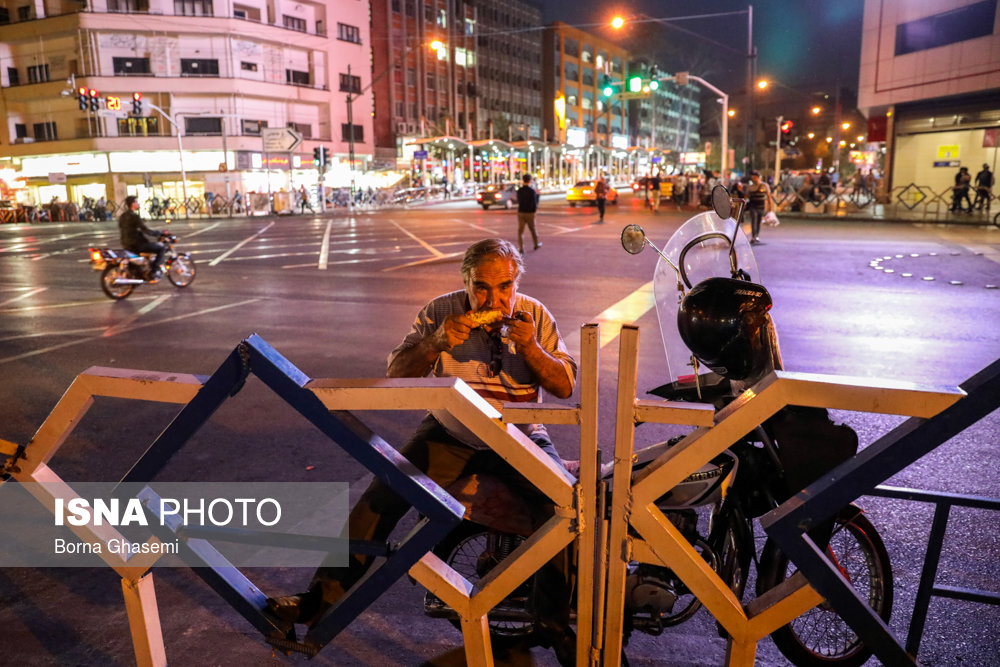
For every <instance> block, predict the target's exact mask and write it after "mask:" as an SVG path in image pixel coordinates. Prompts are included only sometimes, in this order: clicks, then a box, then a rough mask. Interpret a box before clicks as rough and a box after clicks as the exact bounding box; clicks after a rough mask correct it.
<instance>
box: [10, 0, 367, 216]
mask: <svg viewBox="0 0 1000 667" xmlns="http://www.w3.org/2000/svg"><path fill="white" fill-rule="evenodd" d="M368 26H369V8H368V3H367V2H361V1H360V0H328V1H320V2H316V1H308V0H295V1H294V2H292V1H289V0H267V1H262V0H240V1H239V2H235V1H234V0H91V1H90V2H88V3H86V4H85V5H84V4H81V3H79V2H75V1H70V0H45V1H41V0H40V1H38V2H35V3H33V4H30V5H27V4H24V5H21V4H19V3H18V0H0V111H2V113H3V116H4V118H5V119H6V128H5V129H4V131H0V178H2V179H3V180H4V181H5V182H7V183H8V185H13V186H14V187H15V189H16V191H17V197H18V199H19V200H23V201H24V203H46V202H48V201H50V200H51V199H52V198H53V197H57V198H59V199H61V200H63V201H66V200H70V201H76V202H79V201H81V200H82V198H83V197H84V196H89V197H93V198H95V199H96V198H99V197H106V198H109V199H111V200H114V201H118V202H120V201H121V200H122V199H123V198H124V197H125V196H126V195H128V194H134V195H138V196H140V198H141V199H148V198H151V197H153V196H157V197H160V198H164V197H170V198H174V199H175V200H180V199H181V198H182V197H183V196H184V194H187V196H188V197H195V198H200V197H203V195H204V193H205V192H213V193H215V194H218V195H226V194H234V193H235V192H237V191H240V192H242V193H244V194H245V193H248V192H251V191H255V192H257V193H266V192H280V191H281V190H285V191H288V192H290V191H291V190H292V189H294V188H297V187H298V186H299V185H302V184H304V185H306V186H307V187H311V186H313V185H315V184H316V183H317V182H318V180H319V177H320V172H319V170H318V169H317V168H316V167H315V166H314V164H313V159H312V156H313V148H316V147H319V146H323V147H326V148H328V149H329V150H330V152H331V153H332V157H331V160H330V164H329V165H328V172H327V181H328V183H332V184H343V183H348V182H350V178H351V170H350V168H349V167H350V165H349V161H348V156H349V155H350V153H351V152H352V150H351V149H352V148H353V153H354V155H355V158H356V160H355V166H356V167H358V168H361V167H363V166H364V165H365V164H366V163H367V161H368V160H370V158H371V155H372V152H373V150H372V146H373V143H372V139H373V133H372V121H371V113H370V111H371V100H370V95H369V94H367V93H363V92H362V91H364V90H365V88H366V86H367V85H368V82H369V81H370V72H371V65H370V56H369V48H370V43H369V27H368ZM81 89H82V91H83V93H84V95H83V97H85V98H87V99H81V95H80V92H81ZM348 94H350V95H351V96H352V97H354V98H356V99H355V100H354V101H353V105H352V109H351V111H352V112H353V113H349V111H348V108H347V107H348V104H347V98H348ZM135 95H139V96H140V97H139V99H138V100H134V96H135ZM133 102H135V104H133ZM84 107H86V108H84ZM349 115H350V116H353V123H352V124H351V125H353V127H352V126H351V125H349V124H348V122H347V118H348V116H349ZM276 128H277V129H280V128H289V129H291V130H292V131H293V133H275V132H273V131H272V132H268V130H273V129H276ZM268 134H270V135H275V134H284V135H285V136H284V138H283V139H282V141H274V137H273V136H272V137H270V139H271V143H270V144H269V145H268V147H267V148H268V150H267V152H265V143H264V135H268ZM296 135H298V136H300V137H301V139H302V140H301V143H299V144H298V145H296V146H292V145H290V144H292V143H294V141H295V136H296ZM289 137H290V138H289ZM182 174H183V176H184V178H182Z"/></svg>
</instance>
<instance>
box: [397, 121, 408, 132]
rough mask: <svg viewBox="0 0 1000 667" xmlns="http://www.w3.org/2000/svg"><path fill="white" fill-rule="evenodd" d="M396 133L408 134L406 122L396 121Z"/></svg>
mask: <svg viewBox="0 0 1000 667" xmlns="http://www.w3.org/2000/svg"><path fill="white" fill-rule="evenodd" d="M396 134H406V123H396Z"/></svg>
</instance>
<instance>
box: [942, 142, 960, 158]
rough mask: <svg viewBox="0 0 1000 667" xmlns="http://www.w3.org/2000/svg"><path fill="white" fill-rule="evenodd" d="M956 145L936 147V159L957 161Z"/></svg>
mask: <svg viewBox="0 0 1000 667" xmlns="http://www.w3.org/2000/svg"><path fill="white" fill-rule="evenodd" d="M958 148H959V146H958V144H948V145H942V146H938V149H937V159H939V160H957V159H958V158H959V155H958Z"/></svg>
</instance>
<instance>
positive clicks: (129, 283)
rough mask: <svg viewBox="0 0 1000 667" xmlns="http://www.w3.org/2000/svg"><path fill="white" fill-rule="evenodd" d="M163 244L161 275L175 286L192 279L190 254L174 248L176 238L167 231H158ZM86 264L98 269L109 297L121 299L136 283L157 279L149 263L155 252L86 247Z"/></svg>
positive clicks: (192, 269) (150, 281) (190, 281)
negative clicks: (138, 252)
mask: <svg viewBox="0 0 1000 667" xmlns="http://www.w3.org/2000/svg"><path fill="white" fill-rule="evenodd" d="M157 240H158V241H159V242H160V243H162V244H164V245H165V246H166V247H167V251H166V253H164V258H163V266H162V267H161V268H162V269H163V273H164V275H166V277H167V279H168V280H170V282H171V283H173V284H174V286H175V287H187V286H188V285H190V284H191V283H193V282H194V277H195V273H196V271H197V269H196V268H195V263H194V260H193V259H192V258H191V255H190V254H189V253H186V252H177V251H176V250H174V243H176V242H177V237H176V236H175V235H173V234H171V233H170V232H167V231H162V232H160V237H159V239H157ZM89 252H90V264H91V266H93V267H94V270H95V271H100V272H101V289H102V290H104V293H105V294H107V295H108V296H109V297H110V298H112V299H124V298H125V297H127V296H128V295H129V294H131V293H132V291H133V290H134V289H135V288H136V286H137V285H143V284H154V283H156V282H159V281H158V280H157V279H154V277H153V271H152V262H153V260H154V259H155V257H156V254H155V253H142V254H136V253H134V252H129V251H128V250H121V249H114V248H96V247H95V248H90V249H89Z"/></svg>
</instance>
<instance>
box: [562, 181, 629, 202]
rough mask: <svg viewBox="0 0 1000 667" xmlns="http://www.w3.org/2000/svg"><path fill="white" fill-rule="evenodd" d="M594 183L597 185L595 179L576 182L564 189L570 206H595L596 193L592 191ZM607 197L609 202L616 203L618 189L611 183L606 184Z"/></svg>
mask: <svg viewBox="0 0 1000 667" xmlns="http://www.w3.org/2000/svg"><path fill="white" fill-rule="evenodd" d="M595 185H597V181H580V182H578V183H577V184H576V185H574V186H573V187H571V188H570V189H569V190H567V191H566V201H567V202H568V203H569V205H570V206H576V205H577V204H590V205H591V206H596V205H597V194H596V193H595V192H594V186H595ZM607 199H608V203H609V204H617V203H618V190H616V189H615V188H614V186H612V185H608V197H607Z"/></svg>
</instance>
